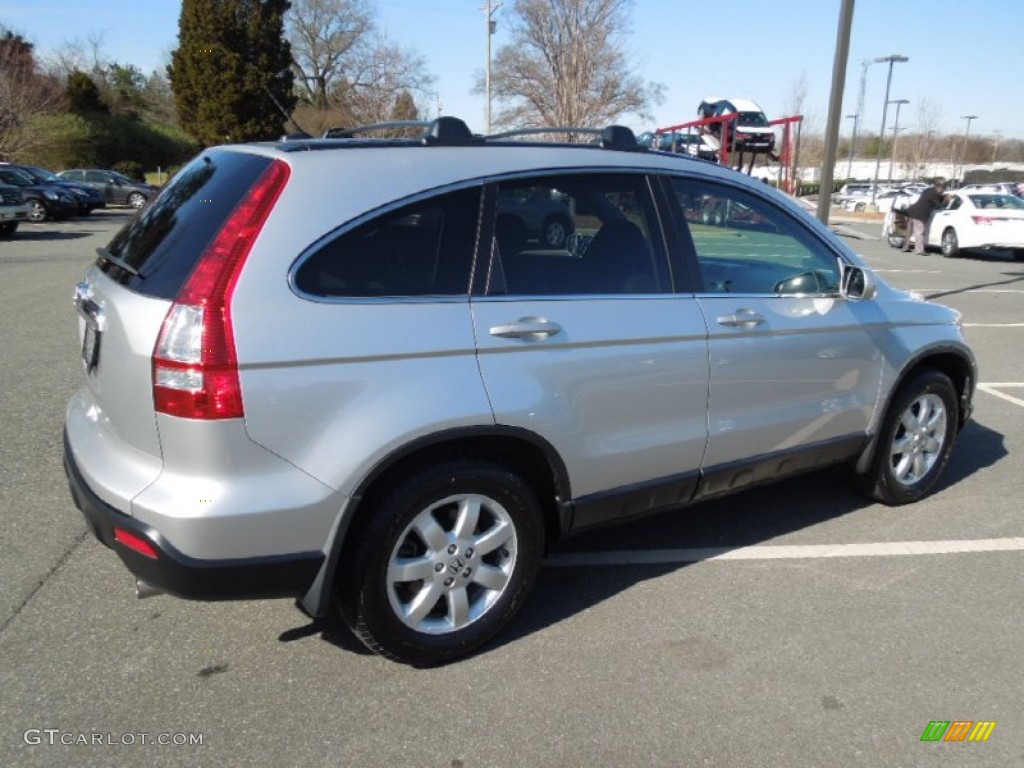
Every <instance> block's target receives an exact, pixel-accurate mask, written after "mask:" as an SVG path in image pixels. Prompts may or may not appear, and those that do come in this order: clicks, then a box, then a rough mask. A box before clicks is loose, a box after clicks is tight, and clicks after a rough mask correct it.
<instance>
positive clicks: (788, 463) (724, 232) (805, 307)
mask: <svg viewBox="0 0 1024 768" xmlns="http://www.w3.org/2000/svg"><path fill="white" fill-rule="evenodd" d="M670 185H671V189H672V198H673V199H674V202H675V205H676V209H675V210H676V211H677V213H678V216H677V220H678V221H679V222H680V223H681V226H682V227H683V228H684V229H685V230H686V236H685V238H684V241H687V242H688V243H689V244H690V245H691V246H692V249H693V251H692V258H693V259H694V261H695V266H696V270H697V272H698V274H699V282H700V283H701V287H700V289H699V291H698V294H697V302H698V304H699V305H700V307H701V309H702V311H703V312H704V317H705V320H706V321H707V325H708V329H709V359H710V385H709V400H708V431H709V435H708V447H707V452H706V455H705V459H704V468H705V474H706V481H705V485H704V487H703V489H702V492H703V493H717V492H720V491H724V490H730V489H734V488H736V487H739V486H742V485H745V484H748V483H753V482H757V481H758V480H760V479H762V478H764V477H768V476H773V475H775V474H778V473H780V472H785V471H787V470H795V469H798V468H801V467H804V466H813V465H816V464H819V463H822V464H823V463H827V462H829V461H832V460H836V459H838V458H840V457H845V455H849V454H852V453H853V452H854V451H856V450H857V449H858V448H859V446H860V445H861V444H862V442H863V439H864V435H865V433H866V430H867V427H868V422H869V419H870V418H871V415H872V413H873V412H874V409H875V405H876V401H877V399H878V393H879V386H880V381H881V372H882V369H881V362H882V361H881V359H880V355H879V352H878V348H877V345H876V344H875V343H874V342H873V340H872V331H871V327H872V324H873V323H878V322H881V318H880V317H879V316H878V315H879V310H878V308H877V306H876V305H875V304H874V303H873V302H856V301H848V300H846V299H844V298H843V297H842V296H841V295H840V293H839V283H840V269H839V263H838V261H837V254H836V253H835V252H834V251H833V250H832V249H831V248H830V247H829V246H828V245H827V244H826V243H825V242H824V241H823V240H821V239H820V238H819V237H818V236H817V235H815V234H814V233H813V232H812V231H811V229H810V228H809V227H808V226H807V225H806V224H804V223H803V222H801V221H800V220H799V219H798V218H797V217H796V216H795V215H793V214H790V213H789V212H787V211H785V210H783V209H782V208H781V207H780V206H778V205H777V204H776V203H775V202H774V201H771V200H770V199H768V198H767V197H766V196H763V195H760V194H756V193H754V192H753V191H752V190H749V189H743V188H741V187H739V185H735V186H734V185H731V184H728V183H723V182H712V181H698V180H693V179H685V178H673V179H672V180H671V181H670Z"/></svg>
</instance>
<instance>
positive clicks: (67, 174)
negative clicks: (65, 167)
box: [61, 171, 85, 181]
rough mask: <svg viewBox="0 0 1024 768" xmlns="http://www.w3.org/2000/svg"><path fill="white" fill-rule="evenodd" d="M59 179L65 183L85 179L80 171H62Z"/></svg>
mask: <svg viewBox="0 0 1024 768" xmlns="http://www.w3.org/2000/svg"><path fill="white" fill-rule="evenodd" d="M61 178H62V179H64V180H65V181H82V180H83V179H84V178H85V174H84V173H83V172H82V171H64V173H62V174H61Z"/></svg>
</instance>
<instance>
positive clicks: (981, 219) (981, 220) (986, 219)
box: [971, 216, 995, 224]
mask: <svg viewBox="0 0 1024 768" xmlns="http://www.w3.org/2000/svg"><path fill="white" fill-rule="evenodd" d="M971 221H973V222H974V223H975V224H991V223H992V222H993V221H995V219H993V218H992V217H991V216H971Z"/></svg>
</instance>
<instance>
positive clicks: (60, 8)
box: [0, 0, 1024, 139]
mask: <svg viewBox="0 0 1024 768" xmlns="http://www.w3.org/2000/svg"><path fill="white" fill-rule="evenodd" d="M371 2H372V3H373V4H374V6H375V7H376V9H377V20H378V23H379V25H380V27H381V28H382V29H383V30H384V31H385V32H386V33H387V35H388V36H389V37H390V38H391V39H392V40H393V41H395V42H397V43H400V44H401V45H402V46H404V47H407V48H412V49H415V50H416V51H417V52H418V53H419V54H420V55H421V56H422V57H423V58H424V60H425V63H426V68H427V70H428V71H429V72H430V73H431V74H433V75H434V76H435V77H436V81H435V83H434V86H433V89H434V91H435V92H434V93H433V94H431V95H430V96H429V97H428V98H427V99H426V103H427V104H428V105H429V109H430V112H431V114H434V113H436V110H437V108H438V106H440V109H441V111H442V112H443V113H444V114H451V115H456V116H459V117H462V118H463V119H464V120H466V122H467V123H469V126H470V128H472V129H473V130H475V131H483V130H484V121H485V114H486V109H485V103H484V102H485V100H484V97H483V95H478V94H473V93H472V90H473V85H474V82H475V81H476V79H477V78H478V77H481V76H482V74H483V71H484V68H485V66H486V61H487V34H486V12H485V11H484V10H483V8H482V6H483V5H485V0H371ZM513 3H514V0H503V2H502V4H501V6H500V7H499V8H498V10H497V11H496V12H495V13H494V16H493V18H494V19H496V20H497V31H496V32H495V34H494V35H493V37H492V38H491V44H492V49H493V51H495V52H496V51H497V50H498V49H499V48H500V47H501V46H503V45H506V44H508V43H509V41H510V37H509V23H508V14H509V13H510V9H511V7H512V5H513ZM495 4H497V2H496V3H495ZM840 6H841V1H840V0H729V2H707V1H706V0H635V1H634V2H633V3H632V5H631V7H630V12H629V27H630V33H629V35H628V36H627V37H626V38H625V40H624V44H625V48H626V51H627V61H628V62H629V64H630V66H631V67H632V68H633V69H634V71H635V72H636V74H638V75H639V76H640V77H642V78H643V79H644V80H646V81H654V82H660V83H662V84H664V86H665V91H664V96H665V98H664V100H663V101H662V102H661V103H660V104H658V105H655V106H653V107H652V110H651V113H652V115H651V119H641V118H639V117H637V116H635V115H627V116H624V117H623V118H622V119H621V120H620V121H619V122H621V123H623V124H625V125H628V126H630V127H631V128H633V129H634V130H637V131H640V130H650V129H653V128H657V127H665V126H669V125H675V124H678V123H681V122H685V121H688V120H691V119H693V118H694V117H695V115H696V110H697V105H698V104H699V103H700V101H701V100H702V99H703V98H705V97H707V96H721V97H743V98H748V99H752V100H754V101H756V102H757V103H758V104H760V105H761V107H762V109H764V111H765V112H766V113H767V115H768V117H769V118H776V117H784V116H786V115H787V114H788V112H789V110H788V109H787V108H788V107H790V106H791V105H792V103H793V99H792V93H793V91H794V89H795V87H796V86H797V83H798V82H799V81H800V80H801V78H803V79H804V80H805V81H806V85H807V96H806V100H805V106H804V110H803V113H804V116H805V118H806V120H807V122H806V123H805V125H806V126H807V128H808V129H809V130H811V131H815V132H821V131H822V130H823V129H824V125H825V121H826V116H827V111H828V102H829V93H830V88H831V81H832V67H833V59H834V57H835V47H836V33H837V27H838V22H839V10H840ZM716 10H720V13H718V14H717V15H716ZM179 11H180V2H179V0H98V1H97V2H82V0H0V25H5V26H7V27H9V28H11V29H13V30H14V31H16V32H19V33H21V34H23V35H25V36H26V37H27V38H28V39H29V40H30V41H32V42H34V43H35V44H36V46H37V50H38V52H39V53H40V54H42V55H43V56H46V55H47V54H49V53H52V52H53V51H54V50H56V49H58V48H60V47H61V46H63V45H65V44H66V43H68V42H72V41H75V40H78V41H84V40H87V39H89V38H97V37H98V38H99V39H100V40H101V41H102V46H101V50H102V52H103V55H104V56H105V57H106V58H107V59H109V60H113V61H117V62H119V63H125V64H135V65H136V66H138V67H140V68H141V69H142V70H143V71H144V72H146V73H148V72H149V71H151V70H152V69H154V68H158V67H162V66H163V64H164V63H166V61H167V60H168V59H169V55H170V51H171V50H173V49H174V48H175V47H176V45H177V30H178V13H179ZM1022 37H1024V0H856V2H855V6H854V16H853V30H852V34H851V40H850V52H849V60H848V64H847V72H846V82H845V90H844V98H843V115H844V116H845V115H852V114H854V113H855V112H857V101H858V98H857V97H858V93H859V90H860V81H861V76H862V71H863V67H862V63H863V62H865V61H872V60H873V59H875V58H878V57H882V56H888V55H891V54H899V55H902V56H907V57H909V61H908V62H906V63H898V64H896V65H894V67H893V74H892V87H891V91H890V96H889V98H890V100H891V101H893V100H896V99H908V100H909V103H908V104H905V105H903V106H902V107H901V112H900V118H899V119H900V123H899V125H900V126H901V127H905V128H907V129H909V130H915V129H916V127H917V125H918V124H919V121H920V115H919V110H920V109H921V107H922V106H923V107H925V109H926V110H929V111H931V112H932V113H934V114H936V116H937V120H936V122H937V129H938V131H939V132H940V133H945V134H950V133H953V134H957V135H962V134H963V132H964V130H965V129H966V128H967V125H968V122H969V125H970V134H971V135H972V136H977V135H981V136H989V137H993V138H1000V137H1001V138H1003V139H1006V138H1018V139H1024V85H1022V82H1024V56H1022V52H1024V41H1022ZM887 69H888V65H887V64H876V63H872V64H870V65H868V67H867V78H866V89H865V97H864V110H863V113H862V115H861V128H860V130H861V131H862V132H864V131H867V132H870V133H877V132H878V130H879V129H880V128H881V121H882V104H883V101H884V100H885V82H886V74H887ZM494 108H495V110H496V109H497V105H495V107H494ZM888 113H889V114H888V121H887V123H888V124H887V126H886V129H887V130H889V131H891V129H892V121H893V117H894V114H893V113H894V109H893V107H890V108H889V110H888ZM963 115H976V116H977V119H975V120H972V121H967V120H964V119H962V117H961V116H963ZM852 124H853V121H852V120H850V119H845V117H844V119H843V120H842V122H841V126H840V130H841V132H842V133H843V135H848V134H849V132H850V129H851V128H852Z"/></svg>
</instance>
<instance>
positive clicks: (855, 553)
mask: <svg viewBox="0 0 1024 768" xmlns="http://www.w3.org/2000/svg"><path fill="white" fill-rule="evenodd" d="M1020 551H1024V536H1017V537H1013V538H1006V539H953V540H948V541H883V542H876V543H867V544H789V545H762V544H758V545H754V546H750V547H734V548H729V547H695V548H689V549H640V550H623V551H612V552H565V553H562V554H556V555H553V556H552V557H550V558H548V559H547V560H546V561H545V565H548V566H553V567H556V568H566V567H578V566H608V565H671V564H675V563H699V562H703V561H705V560H818V559H822V558H833V557H895V556H908V555H952V554H963V553H969V552H1020Z"/></svg>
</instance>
